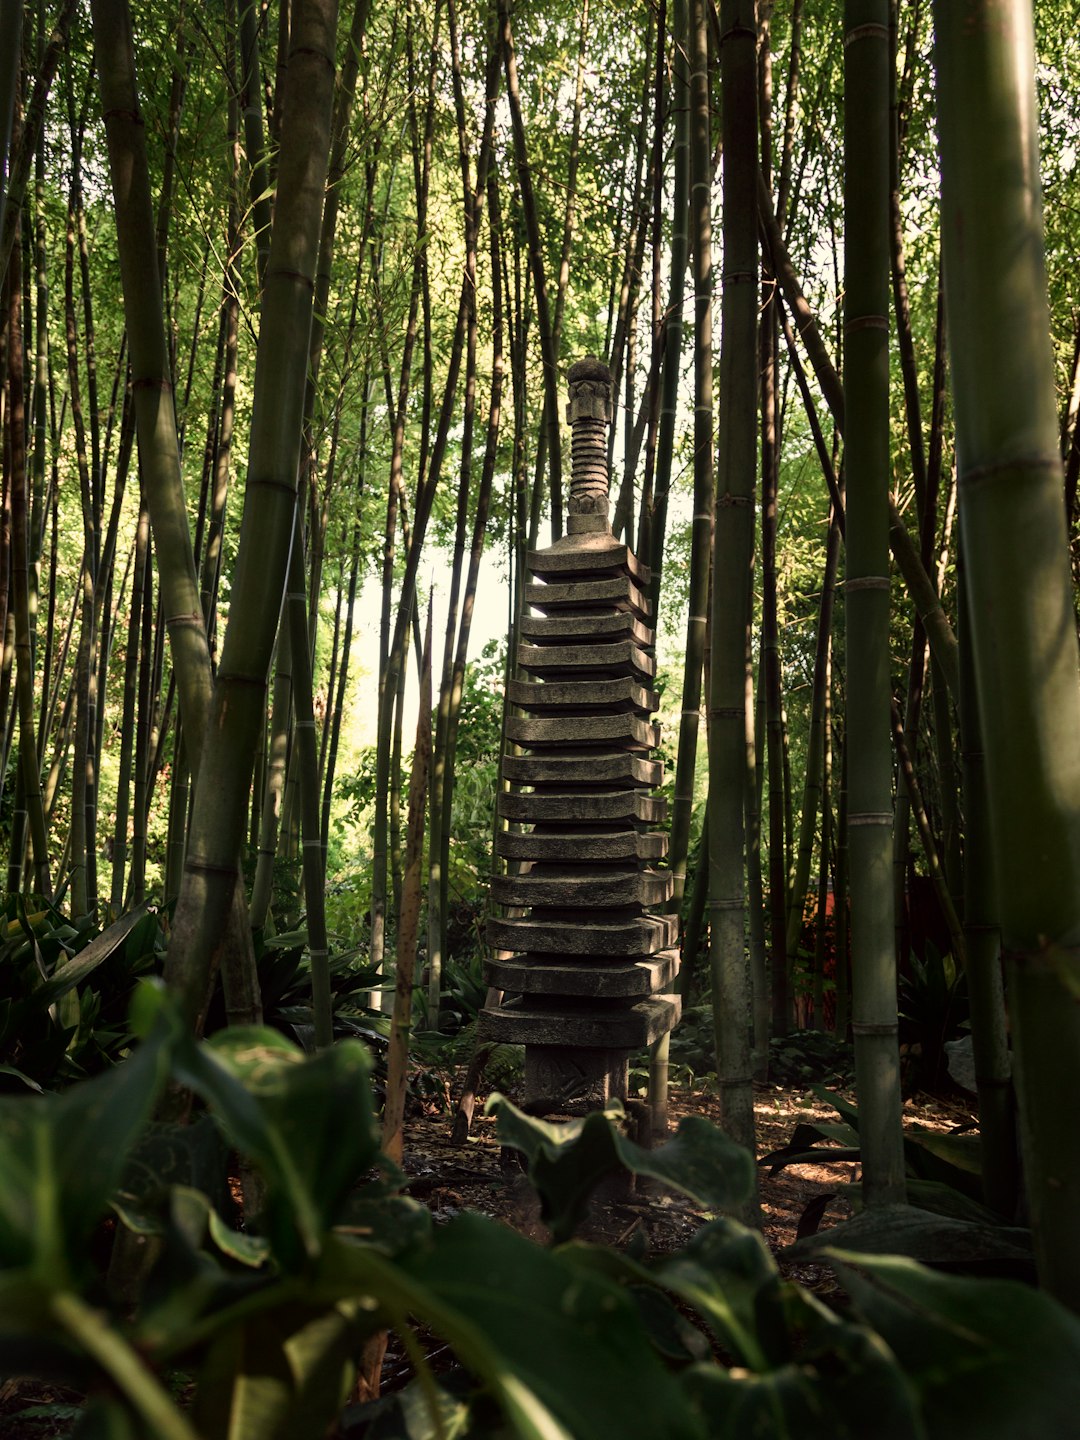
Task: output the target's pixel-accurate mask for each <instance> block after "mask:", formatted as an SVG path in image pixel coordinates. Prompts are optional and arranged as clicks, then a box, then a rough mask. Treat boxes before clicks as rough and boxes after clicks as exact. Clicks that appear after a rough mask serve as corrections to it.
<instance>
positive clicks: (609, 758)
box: [502, 751, 664, 790]
mask: <svg viewBox="0 0 1080 1440" xmlns="http://www.w3.org/2000/svg"><path fill="white" fill-rule="evenodd" d="M502 775H503V779H504V780H512V781H514V782H515V783H516V784H519V785H565V786H572V785H607V786H609V787H610V786H611V785H619V784H631V785H641V786H644V787H646V788H647V789H649V790H655V789H656V788H657V787H658V786H659V785H660V784H661V783H662V781H663V778H664V766H663V763H662V761H660V760H646V759H645V758H644V757H643V756H641V755H635V754H633V753H632V752H631V751H623V752H622V753H621V754H620V753H615V754H612V755H609V754H606V753H602V752H601V753H593V754H587V753H586V754H578V755H504V756H503V760H502Z"/></svg>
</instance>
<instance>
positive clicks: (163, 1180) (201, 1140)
mask: <svg viewBox="0 0 1080 1440" xmlns="http://www.w3.org/2000/svg"><path fill="white" fill-rule="evenodd" d="M227 1159H228V1147H227V1146H226V1144H225V1142H224V1140H223V1138H222V1135H221V1129H220V1127H219V1126H218V1125H217V1124H216V1123H215V1121H214V1120H213V1118H212V1117H211V1116H209V1115H203V1116H201V1117H200V1118H199V1119H198V1120H196V1121H194V1122H193V1123H192V1124H191V1125H170V1124H150V1125H149V1126H148V1127H147V1129H146V1130H145V1131H144V1132H143V1134H142V1135H140V1136H139V1138H138V1140H137V1141H136V1143H135V1146H134V1148H133V1149H132V1151H131V1154H130V1155H129V1156H128V1160H127V1164H126V1165H125V1167H124V1175H123V1179H122V1180H121V1182H120V1188H119V1190H118V1192H117V1195H116V1201H117V1203H119V1204H120V1205H123V1206H125V1207H126V1208H129V1209H135V1210H140V1211H146V1210H148V1209H152V1208H153V1207H155V1206H158V1207H162V1206H163V1205H164V1203H165V1200H166V1197H167V1194H168V1191H169V1189H170V1187H171V1186H173V1185H187V1186H191V1187H193V1188H194V1189H196V1190H201V1191H202V1192H203V1193H204V1194H205V1195H206V1196H207V1197H208V1199H209V1203H211V1204H212V1205H214V1206H215V1207H216V1208H217V1209H219V1210H224V1209H226V1208H227V1203H228V1191H227V1188H226V1163H227Z"/></svg>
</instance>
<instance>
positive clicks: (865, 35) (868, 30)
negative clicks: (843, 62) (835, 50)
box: [844, 24, 889, 50]
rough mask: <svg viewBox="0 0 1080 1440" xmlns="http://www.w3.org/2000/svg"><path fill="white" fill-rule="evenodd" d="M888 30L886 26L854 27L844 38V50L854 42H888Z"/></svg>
mask: <svg viewBox="0 0 1080 1440" xmlns="http://www.w3.org/2000/svg"><path fill="white" fill-rule="evenodd" d="M888 38H889V30H888V26H886V25H876V24H869V25H854V26H852V28H851V29H850V30H849V31H848V32H847V34H846V35H845V36H844V49H845V50H846V49H847V47H848V46H849V45H853V44H854V43H855V41H856V40H888Z"/></svg>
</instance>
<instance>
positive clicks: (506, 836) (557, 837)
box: [495, 829, 667, 865]
mask: <svg viewBox="0 0 1080 1440" xmlns="http://www.w3.org/2000/svg"><path fill="white" fill-rule="evenodd" d="M495 848H496V850H497V851H498V853H499V854H500V855H502V856H505V858H506V859H507V860H554V861H559V860H565V861H567V862H568V863H570V864H575V865H576V864H581V865H588V864H590V863H593V862H600V863H604V862H611V861H617V860H662V859H663V858H664V856H665V855H666V854H667V836H666V835H664V834H662V833H661V832H660V831H658V830H654V831H642V830H629V829H627V830H621V831H616V832H614V833H613V834H597V833H596V832H595V831H588V830H585V831H582V830H559V831H555V832H551V831H546V832H545V831H537V830H526V831H520V830H503V831H500V833H499V834H498V835H497V836H496V837H495Z"/></svg>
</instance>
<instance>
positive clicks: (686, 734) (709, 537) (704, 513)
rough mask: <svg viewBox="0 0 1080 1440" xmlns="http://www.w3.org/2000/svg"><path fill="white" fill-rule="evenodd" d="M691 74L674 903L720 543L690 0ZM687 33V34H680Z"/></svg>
mask: <svg viewBox="0 0 1080 1440" xmlns="http://www.w3.org/2000/svg"><path fill="white" fill-rule="evenodd" d="M687 25H688V31H687V39H686V41H685V42H683V43H685V44H686V50H687V55H688V57H689V62H688V63H689V66H690V80H689V102H690V231H691V234H692V236H693V275H694V514H693V522H692V530H691V540H690V597H689V606H690V613H689V617H688V619H687V628H686V660H685V664H684V667H683V685H682V711H681V714H680V717H679V745H678V751H677V754H676V760H675V794H674V797H673V800H672V809H671V844H670V847H669V850H668V863H669V865H670V867H671V873H672V876H673V880H674V890H673V895H672V900H671V906H672V908H673V909H674V910H676V911H677V910H678V909H679V907H680V906H681V904H682V896H683V893H684V890H685V887H686V860H687V854H688V852H689V845H690V819H691V815H692V813H693V806H694V772H695V769H696V766H697V750H698V732H699V729H700V724H701V675H702V664H703V660H704V656H705V637H706V628H707V625H708V603H709V563H710V552H711V550H712V544H713V522H714V515H713V495H714V484H715V481H714V461H713V342H712V289H713V271H712V210H711V197H712V175H713V171H712V145H711V139H710V113H709V40H708V28H707V22H706V14H705V10H704V8H703V7H702V5H701V4H696V5H695V4H690V5H688V7H687ZM680 39H681V37H680Z"/></svg>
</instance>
